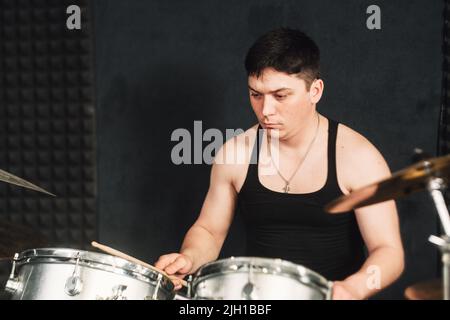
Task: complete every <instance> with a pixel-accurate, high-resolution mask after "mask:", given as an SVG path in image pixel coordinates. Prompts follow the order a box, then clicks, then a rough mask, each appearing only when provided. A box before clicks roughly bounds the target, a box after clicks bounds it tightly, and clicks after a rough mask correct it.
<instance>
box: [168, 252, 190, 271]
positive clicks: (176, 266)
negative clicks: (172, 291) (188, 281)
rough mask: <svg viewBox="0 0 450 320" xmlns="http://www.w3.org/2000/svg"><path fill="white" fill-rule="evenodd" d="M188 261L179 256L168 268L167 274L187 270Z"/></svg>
mask: <svg viewBox="0 0 450 320" xmlns="http://www.w3.org/2000/svg"><path fill="white" fill-rule="evenodd" d="M186 263H187V261H186V259H185V258H184V257H183V256H178V257H177V258H176V259H175V261H174V262H173V263H172V264H170V265H169V266H168V267H166V270H165V271H166V272H167V274H174V273H176V272H177V271H179V270H180V271H181V270H182V269H185V268H186Z"/></svg>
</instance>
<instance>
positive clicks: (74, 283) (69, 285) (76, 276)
mask: <svg viewBox="0 0 450 320" xmlns="http://www.w3.org/2000/svg"><path fill="white" fill-rule="evenodd" d="M79 262H80V253H78V254H77V262H76V263H75V269H74V270H73V273H72V275H71V276H70V277H69V278H67V280H66V284H65V285H64V292H65V293H66V294H67V295H69V296H72V297H73V296H76V295H77V294H80V292H81V290H82V289H83V281H82V280H81V278H80V270H79V267H78V264H79Z"/></svg>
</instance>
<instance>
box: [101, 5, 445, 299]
mask: <svg viewBox="0 0 450 320" xmlns="http://www.w3.org/2000/svg"><path fill="white" fill-rule="evenodd" d="M371 4H373V1H364V0H352V1H333V0H329V1H325V0H322V1H300V0H295V1H274V0H265V1H260V0H258V1H256V0H254V1H217V0H213V1H212V0H208V1H206V0H204V1H189V2H188V1H162V0H153V1H137V0H130V1H121V0H95V1H94V18H95V32H96V65H97V69H96V77H97V80H96V81H97V97H98V98H97V99H98V103H97V135H98V141H97V143H98V179H99V189H98V190H99V207H98V212H99V222H98V228H99V236H100V239H99V240H100V241H101V242H104V243H106V244H108V245H111V246H113V247H116V248H118V249H120V250H123V251H126V252H128V253H129V254H131V255H135V256H137V257H140V258H142V259H146V260H148V261H154V260H155V259H156V258H157V257H158V256H159V255H161V254H163V253H167V252H171V251H176V250H178V248H179V246H180V244H181V241H182V239H183V236H184V233H185V232H186V231H187V229H188V228H189V226H190V225H191V224H192V223H193V222H194V220H195V218H196V216H197V215H198V212H199V210H200V208H201V205H202V201H203V198H204V196H205V194H206V191H207V188H208V183H209V170H210V167H209V166H208V165H206V164H202V165H181V166H176V165H174V164H172V162H171V157H170V155H171V150H172V147H173V146H174V145H175V144H176V143H175V142H172V141H171V140H170V137H171V133H172V132H173V130H175V129H176V128H186V129H188V130H189V131H190V132H191V133H193V130H194V129H193V126H194V121H195V120H202V121H203V130H206V129H207V128H219V129H221V130H223V132H224V130H225V128H248V127H250V126H251V125H252V124H254V123H255V117H254V115H253V113H252V111H251V108H250V105H249V102H248V98H247V90H246V76H245V72H244V69H243V57H244V56H245V53H246V50H247V49H248V47H249V46H250V45H251V43H252V42H253V41H254V40H255V38H256V37H258V36H259V35H261V34H262V33H263V32H265V31H267V30H270V29H272V28H274V27H278V26H289V27H295V28H301V29H303V30H304V31H306V32H307V33H308V34H310V35H311V36H312V37H313V38H314V39H315V40H316V41H317V43H318V44H319V46H320V48H321V52H322V71H323V78H324V81H325V94H324V97H323V99H322V101H321V102H320V104H319V106H318V109H319V111H320V112H321V113H323V114H325V115H327V116H329V117H332V118H335V119H337V120H339V121H341V122H343V123H345V124H347V125H349V126H350V127H352V128H354V129H356V130H357V131H359V132H361V133H362V134H363V135H365V136H366V137H367V138H369V140H371V141H372V142H373V143H374V144H375V145H376V146H377V147H378V148H379V149H380V151H381V152H382V153H383V154H384V155H385V157H386V160H387V161H388V163H389V164H390V167H391V169H392V170H393V171H396V170H399V169H401V168H403V167H405V166H407V165H409V164H410V156H411V153H412V150H413V148H414V147H421V148H423V149H425V150H427V151H429V152H431V153H434V152H435V147H436V138H437V137H436V133H437V123H438V112H439V104H440V98H439V97H440V81H441V70H440V67H441V62H442V58H441V28H442V24H443V22H442V8H443V4H442V3H441V1H419V0H414V1H410V0H409V1H407V0H402V1H376V4H378V5H379V6H380V7H381V12H382V29H381V30H375V31H371V30H368V29H367V28H366V18H367V16H368V15H367V14H366V8H367V7H368V6H369V5H371ZM398 208H399V212H400V219H401V230H402V236H403V240H404V245H405V249H406V254H407V257H406V258H407V259H406V262H407V264H406V270H405V272H404V275H403V276H402V278H401V279H400V280H399V281H398V282H397V283H396V284H395V285H393V286H392V287H391V288H389V289H387V290H386V291H385V292H384V293H383V294H381V295H380V297H383V298H402V293H403V290H404V289H405V287H406V286H407V285H409V284H411V283H413V282H416V281H418V280H423V279H428V278H432V277H434V276H435V274H436V270H437V263H436V262H437V252H436V250H435V249H434V248H433V247H432V245H431V244H429V243H427V237H428V235H429V234H434V233H436V225H437V222H436V215H435V212H434V208H433V206H432V204H431V202H430V200H429V199H428V197H427V195H426V194H423V193H422V194H418V195H414V196H410V197H408V198H406V199H403V200H400V201H398ZM243 239H244V238H243V231H242V227H241V224H240V220H239V216H237V218H236V220H235V222H234V225H233V228H232V230H231V232H230V234H229V237H228V239H227V242H226V244H225V247H224V250H223V252H222V256H224V257H226V256H230V255H240V254H243V253H244V244H243Z"/></svg>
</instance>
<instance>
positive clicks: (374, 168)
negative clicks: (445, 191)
mask: <svg viewBox="0 0 450 320" xmlns="http://www.w3.org/2000/svg"><path fill="white" fill-rule="evenodd" d="M319 56H320V54H319V49H318V47H317V45H316V44H315V43H314V42H313V41H312V40H311V39H310V38H309V37H308V36H306V35H305V34H304V33H302V32H300V31H297V30H292V29H285V28H283V29H277V30H274V31H271V32H269V33H267V34H265V35H263V36H262V37H261V38H259V39H258V40H257V41H256V43H255V44H254V45H253V46H252V47H251V48H250V50H249V52H248V54H247V57H246V61H245V66H246V69H247V73H248V88H249V94H250V102H251V105H252V107H253V110H254V112H255V115H256V117H257V119H258V122H259V125H255V126H253V127H252V128H250V129H249V130H247V131H246V132H245V133H243V134H241V135H239V136H237V137H235V138H234V139H230V140H229V141H227V142H226V143H225V144H224V146H222V148H221V150H220V151H219V152H218V154H217V155H216V158H215V159H216V162H215V163H214V165H213V167H212V171H211V181H210V187H209V190H208V193H207V196H206V199H205V201H204V203H203V207H202V209H201V212H200V215H199V217H198V219H197V220H196V222H195V223H194V225H193V226H192V227H191V228H190V229H189V231H188V232H187V234H186V236H185V239H184V242H183V244H182V247H181V250H180V253H171V254H167V255H163V256H161V257H160V258H159V260H158V261H157V263H156V267H158V268H161V269H163V270H165V271H166V272H167V273H168V274H176V275H178V276H179V277H181V278H182V277H184V276H185V275H187V274H191V273H194V272H195V271H196V270H197V269H198V268H199V267H200V266H202V265H203V264H205V263H207V262H210V261H213V260H215V259H217V258H218V256H219V253H220V250H221V247H222V245H223V242H224V240H225V238H226V236H227V233H228V229H229V226H230V224H231V222H232V219H233V214H234V211H235V208H236V206H239V208H240V213H241V214H242V215H243V217H244V221H245V228H246V232H247V254H246V255H247V256H258V257H272V258H281V259H285V260H289V261H291V262H294V263H298V264H300V265H303V266H305V267H307V268H309V269H311V270H313V271H315V272H318V273H319V274H321V275H323V276H324V277H326V278H327V279H328V280H331V281H334V287H333V298H334V299H365V298H368V297H369V296H371V295H373V294H374V293H376V292H377V291H378V290H380V289H383V288H385V287H386V286H388V285H389V284H391V283H392V282H393V281H394V280H396V279H397V278H398V277H399V276H400V274H401V273H402V271H403V248H402V244H401V238H400V232H399V225H398V217H397V211H396V207H395V202H394V201H387V202H384V203H380V204H375V205H372V206H368V207H364V208H360V209H357V210H355V211H351V212H347V213H344V214H340V215H330V214H327V213H326V212H324V210H323V207H324V206H325V205H326V204H327V203H329V202H330V201H331V200H333V199H336V198H337V197H339V196H341V195H342V194H348V193H350V192H352V191H353V190H356V189H359V188H361V187H363V186H365V185H368V184H370V183H372V182H375V181H379V180H382V179H384V178H387V177H389V176H390V171H389V168H388V166H387V164H386V162H385V160H384V159H383V156H382V155H381V154H380V153H379V152H378V151H377V149H376V148H375V147H374V146H373V145H372V144H371V143H370V142H369V141H368V140H367V139H366V138H364V137H363V136H362V135H360V134H359V133H357V132H355V131H353V130H352V129H350V128H348V127H346V126H344V125H342V124H337V123H336V122H334V121H332V120H331V119H327V118H326V117H324V116H323V115H320V114H319V113H318V112H317V110H316V106H317V103H318V102H319V101H320V98H321V96H322V93H323V90H324V83H323V81H322V80H321V79H320V77H319ZM259 128H262V129H264V130H262V131H263V135H262V138H261V139H257V136H258V135H257V132H259V130H258V129H259ZM274 141H275V142H276V143H274ZM248 150H250V151H251V152H248ZM230 152H232V153H236V154H237V156H236V154H234V155H233V156H232V157H229V154H227V153H230ZM252 155H253V156H255V157H256V160H257V161H256V163H253V161H251V160H252V159H254V158H252ZM230 158H232V159H235V160H236V159H243V160H244V161H229V160H227V161H222V160H223V159H230ZM364 248H366V249H367V252H368V256H367V257H366V253H365V249H364ZM374 275H378V276H380V279H379V281H380V282H379V284H380V286H379V287H376V286H373V285H370V279H371V277H372V278H373V277H374ZM372 284H373V283H372ZM178 288H179V286H178Z"/></svg>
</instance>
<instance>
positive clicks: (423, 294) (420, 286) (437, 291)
mask: <svg viewBox="0 0 450 320" xmlns="http://www.w3.org/2000/svg"><path fill="white" fill-rule="evenodd" d="M443 296H444V295H443V289H442V279H432V280H428V281H422V282H419V283H416V284H414V285H412V286H409V287H408V288H406V290H405V297H406V298H407V299H409V300H442V299H443Z"/></svg>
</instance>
